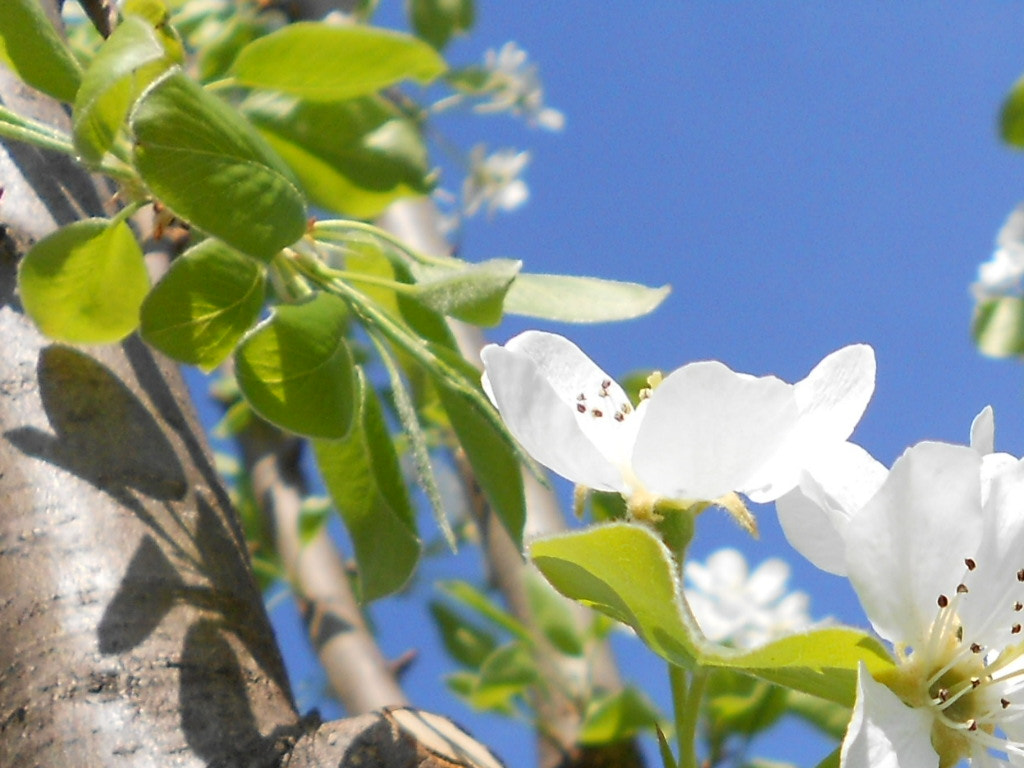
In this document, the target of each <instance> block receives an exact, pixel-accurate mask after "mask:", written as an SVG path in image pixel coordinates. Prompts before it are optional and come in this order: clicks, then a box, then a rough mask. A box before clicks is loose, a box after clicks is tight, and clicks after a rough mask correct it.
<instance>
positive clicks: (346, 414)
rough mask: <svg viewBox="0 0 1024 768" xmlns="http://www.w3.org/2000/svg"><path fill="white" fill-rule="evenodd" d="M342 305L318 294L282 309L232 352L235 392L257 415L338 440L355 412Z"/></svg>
mask: <svg viewBox="0 0 1024 768" xmlns="http://www.w3.org/2000/svg"><path fill="white" fill-rule="evenodd" d="M347 323H348V312H347V311H346V309H345V305H344V303H343V302H342V301H341V300H340V299H338V298H336V297H335V296H332V295H330V294H326V293H318V294H315V295H314V296H312V297H311V298H310V299H308V300H307V301H304V302H302V303H299V304H283V305H280V306H278V307H276V308H275V309H274V312H273V314H272V315H271V316H270V317H269V318H268V319H267V320H264V321H263V322H262V323H260V324H259V325H258V326H257V327H256V328H255V329H254V330H253V331H252V332H251V333H249V335H248V336H246V337H245V338H244V339H243V340H242V343H241V344H239V345H238V347H237V349H236V350H235V375H236V377H237V379H238V386H239V389H240V390H241V391H242V394H243V395H244V396H245V399H246V400H248V401H249V404H250V405H251V406H252V407H253V410H255V411H256V412H257V413H258V414H259V415H260V416H262V417H263V418H265V419H266V420H267V421H269V422H271V423H273V424H276V425H277V426H279V427H281V428H282V429H287V430H289V431H291V432H295V433H296V434H300V435H305V436H307V437H326V438H341V437H345V435H347V434H348V431H349V428H350V426H351V424H352V418H353V413H354V412H355V410H356V408H357V407H358V406H357V405H356V403H355V402H354V401H355V395H356V391H355V386H356V385H355V375H354V372H353V362H352V355H351V354H350V352H349V350H348V345H347V344H346V342H345V330H346V326H347Z"/></svg>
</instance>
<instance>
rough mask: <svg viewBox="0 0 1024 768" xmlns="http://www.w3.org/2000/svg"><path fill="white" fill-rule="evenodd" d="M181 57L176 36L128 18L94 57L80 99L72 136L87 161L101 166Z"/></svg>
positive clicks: (144, 22) (135, 17)
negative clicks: (145, 96) (148, 92)
mask: <svg viewBox="0 0 1024 768" xmlns="http://www.w3.org/2000/svg"><path fill="white" fill-rule="evenodd" d="M182 57H183V52H182V49H181V44H180V43H179V42H178V41H177V39H176V38H174V37H173V36H172V35H170V34H169V33H167V32H166V31H162V30H158V29H156V28H154V27H153V26H152V25H151V24H149V23H148V22H146V21H145V20H144V19H142V18H141V17H139V16H127V17H126V18H125V19H124V21H122V22H121V23H120V24H119V25H118V26H117V28H116V29H115V30H114V32H113V33H112V34H111V35H110V37H109V38H108V39H107V40H106V41H105V42H104V43H103V45H102V46H100V49H99V51H97V53H96V56H95V57H93V60H92V62H91V63H90V64H89V68H88V69H87V70H86V71H85V76H84V77H83V78H82V85H81V87H80V88H79V89H78V95H77V96H76V98H75V108H74V111H73V113H72V131H73V135H74V140H75V149H77V150H78V152H79V153H80V154H81V155H82V157H84V158H85V159H86V160H89V161H92V162H99V161H100V160H102V159H103V155H104V154H105V153H106V152H107V150H108V149H110V147H111V145H113V143H114V140H115V138H116V137H117V134H118V132H119V131H120V130H121V127H122V125H124V121H125V117H126V116H127V114H128V110H129V109H130V108H131V106H132V104H134V103H135V100H136V99H137V98H138V97H139V94H141V93H142V92H143V91H144V90H145V89H146V86H148V85H149V84H150V83H151V82H153V80H155V79H156V78H157V77H158V76H159V75H161V74H162V73H163V72H166V71H167V70H168V69H170V68H171V67H172V66H174V65H175V64H178V63H180V62H181V60H182Z"/></svg>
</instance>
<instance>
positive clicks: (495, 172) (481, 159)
mask: <svg viewBox="0 0 1024 768" xmlns="http://www.w3.org/2000/svg"><path fill="white" fill-rule="evenodd" d="M529 162H530V153H529V152H516V151H515V150H514V149H499V150H498V151H497V152H492V153H491V154H487V147H485V146H484V145H483V144H477V145H476V146H475V147H473V149H472V151H471V152H470V153H469V173H468V174H467V175H466V180H465V181H464V182H463V183H462V212H463V213H464V214H465V215H466V216H473V215H475V214H476V213H477V212H478V211H479V210H480V209H481V208H486V209H487V213H488V215H494V213H495V211H506V212H508V211H514V210H515V209H516V208H519V207H520V206H521V205H523V204H524V203H525V202H526V201H527V200H528V199H529V197H530V188H529V187H527V186H526V182H525V181H523V180H522V178H520V177H521V175H522V173H523V170H524V169H525V168H526V166H527V164H528V163H529Z"/></svg>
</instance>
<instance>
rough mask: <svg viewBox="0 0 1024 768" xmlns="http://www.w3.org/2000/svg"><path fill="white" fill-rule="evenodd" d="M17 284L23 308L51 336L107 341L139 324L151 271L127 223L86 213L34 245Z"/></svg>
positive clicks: (82, 341)
mask: <svg viewBox="0 0 1024 768" xmlns="http://www.w3.org/2000/svg"><path fill="white" fill-rule="evenodd" d="M18 288H19V290H20V292H21V301H22V304H24V306H25V311H26V312H27V313H28V315H29V317H31V318H32V319H33V320H34V321H35V323H36V325H38V326H39V329H40V330H41V331H42V332H43V333H45V334H46V335H47V336H49V337H50V338H51V339H56V340H57V341H66V342H70V343H72V344H105V343H109V342H114V341H120V340H121V339H123V338H124V337H125V336H127V335H128V334H129V333H131V332H132V331H134V330H135V328H136V327H138V325H139V307H140V306H141V305H142V300H143V299H144V298H145V296H146V293H147V292H148V291H149V275H148V274H147V272H146V265H145V263H144V262H143V258H142V249H141V248H139V244H138V242H136V240H135V235H134V234H133V233H132V231H131V229H130V228H129V227H128V225H127V224H125V223H124V222H123V221H114V222H111V221H109V220H107V219H85V220H83V221H77V222H75V223H74V224H69V225H68V226H66V227H63V228H62V229H58V230H57V231H56V232H54V233H53V234H51V235H49V236H48V237H45V238H43V239H42V240H40V241H39V242H38V243H36V244H35V245H34V246H32V249H31V250H30V251H29V252H28V253H27V254H26V255H25V258H23V259H22V260H21V264H20V265H19V267H18Z"/></svg>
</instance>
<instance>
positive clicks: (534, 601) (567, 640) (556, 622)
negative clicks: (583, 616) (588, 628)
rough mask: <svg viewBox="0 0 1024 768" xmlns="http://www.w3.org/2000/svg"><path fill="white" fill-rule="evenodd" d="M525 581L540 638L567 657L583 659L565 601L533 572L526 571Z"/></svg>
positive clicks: (575, 630)
mask: <svg viewBox="0 0 1024 768" xmlns="http://www.w3.org/2000/svg"><path fill="white" fill-rule="evenodd" d="M524 577H525V578H524V581H525V584H526V597H527V600H528V601H529V604H530V615H531V616H532V617H533V621H534V624H535V625H536V627H537V628H538V629H539V630H540V632H541V634H543V635H544V637H546V638H547V639H548V642H550V643H551V644H552V645H553V646H554V647H555V648H556V649H558V650H559V651H561V652H562V653H564V654H566V655H567V656H582V655H583V651H584V648H583V637H582V635H581V633H580V631H579V629H577V627H576V623H575V620H574V616H573V612H572V611H571V610H569V605H568V604H567V602H566V598H564V597H563V596H562V595H560V594H558V593H557V592H556V591H555V590H554V589H552V588H551V586H550V585H549V584H548V583H547V582H546V581H544V579H542V578H541V577H540V576H539V575H538V574H537V573H535V572H534V571H532V570H527V571H526V572H525V574H524Z"/></svg>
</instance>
